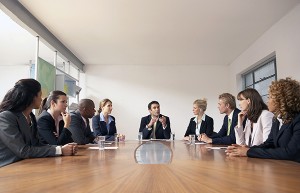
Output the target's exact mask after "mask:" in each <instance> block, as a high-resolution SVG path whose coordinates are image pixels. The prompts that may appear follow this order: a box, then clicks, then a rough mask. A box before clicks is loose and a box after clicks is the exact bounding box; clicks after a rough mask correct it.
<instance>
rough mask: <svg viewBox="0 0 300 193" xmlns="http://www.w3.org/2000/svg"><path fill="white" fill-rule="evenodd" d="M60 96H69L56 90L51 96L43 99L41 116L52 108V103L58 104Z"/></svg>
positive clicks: (40, 110)
mask: <svg viewBox="0 0 300 193" xmlns="http://www.w3.org/2000/svg"><path fill="white" fill-rule="evenodd" d="M59 96H67V94H66V93H64V92H63V91H60V90H54V91H52V92H50V94H49V96H48V97H45V98H44V99H43V101H42V103H41V106H40V109H39V114H41V113H42V112H43V111H44V110H48V109H49V108H50V105H51V101H54V102H55V103H57V99H58V98H59Z"/></svg>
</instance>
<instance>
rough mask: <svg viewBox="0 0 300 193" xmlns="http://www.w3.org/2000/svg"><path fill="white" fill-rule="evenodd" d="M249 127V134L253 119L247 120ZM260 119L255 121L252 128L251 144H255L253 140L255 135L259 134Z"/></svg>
mask: <svg viewBox="0 0 300 193" xmlns="http://www.w3.org/2000/svg"><path fill="white" fill-rule="evenodd" d="M246 124H247V127H249V128H250V132H249V134H251V121H250V120H247V123H246ZM257 124H258V121H257V122H256V123H253V130H252V134H251V141H250V144H253V141H254V139H255V135H256V134H257V132H258V129H257V127H258V125H257Z"/></svg>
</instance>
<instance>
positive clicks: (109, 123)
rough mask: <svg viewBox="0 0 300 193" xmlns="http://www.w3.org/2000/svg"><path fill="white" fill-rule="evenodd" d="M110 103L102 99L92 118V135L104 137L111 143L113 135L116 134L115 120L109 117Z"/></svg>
mask: <svg viewBox="0 0 300 193" xmlns="http://www.w3.org/2000/svg"><path fill="white" fill-rule="evenodd" d="M112 109H113V108H112V102H111V100H109V99H103V100H102V101H101V102H100V105H99V110H98V114H97V115H95V116H94V117H93V118H92V127H93V131H94V135H95V137H96V136H105V140H108V141H113V140H114V134H115V133H117V128H116V122H115V118H114V117H113V116H111V115H110V114H111V111H112Z"/></svg>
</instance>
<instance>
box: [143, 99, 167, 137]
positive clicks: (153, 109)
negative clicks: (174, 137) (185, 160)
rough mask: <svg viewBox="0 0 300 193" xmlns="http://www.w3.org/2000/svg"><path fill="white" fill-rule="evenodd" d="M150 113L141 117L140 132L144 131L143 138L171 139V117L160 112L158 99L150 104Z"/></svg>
mask: <svg viewBox="0 0 300 193" xmlns="http://www.w3.org/2000/svg"><path fill="white" fill-rule="evenodd" d="M148 110H149V113H150V115H148V116H146V117H143V118H142V119H141V124H140V129H139V132H143V139H150V138H151V139H170V133H171V126H170V119H169V117H167V116H164V115H161V114H160V105H159V103H158V102H157V101H152V102H150V103H149V104H148Z"/></svg>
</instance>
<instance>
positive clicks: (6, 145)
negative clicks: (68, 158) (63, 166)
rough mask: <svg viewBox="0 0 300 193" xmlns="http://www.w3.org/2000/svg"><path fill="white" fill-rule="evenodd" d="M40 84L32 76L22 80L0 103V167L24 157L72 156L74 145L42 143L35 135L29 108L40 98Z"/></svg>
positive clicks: (36, 103)
mask: <svg viewBox="0 0 300 193" xmlns="http://www.w3.org/2000/svg"><path fill="white" fill-rule="evenodd" d="M41 96H42V92H41V85H40V83H39V82H38V81H36V80H34V79H21V80H19V81H18V82H17V83H16V84H15V86H14V87H13V88H12V89H10V90H9V91H8V92H7V93H6V95H5V96H4V99H3V101H2V102H1V104H0V167H2V166H5V165H8V164H11V163H14V162H17V161H20V160H22V159H26V158H36V157H48V156H57V155H74V154H75V153H76V151H77V146H76V145H74V144H67V145H64V146H62V147H61V146H55V145H44V144H42V143H41V142H40V141H39V139H38V137H37V125H36V119H35V116H34V114H33V113H32V109H38V108H39V106H40V104H41V101H42V98H41Z"/></svg>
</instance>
